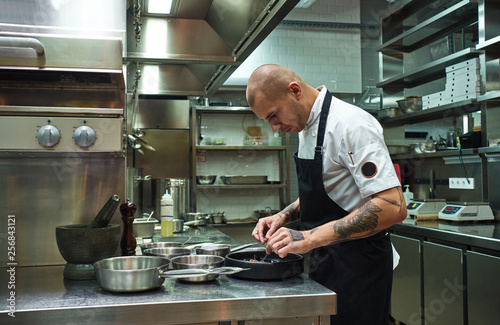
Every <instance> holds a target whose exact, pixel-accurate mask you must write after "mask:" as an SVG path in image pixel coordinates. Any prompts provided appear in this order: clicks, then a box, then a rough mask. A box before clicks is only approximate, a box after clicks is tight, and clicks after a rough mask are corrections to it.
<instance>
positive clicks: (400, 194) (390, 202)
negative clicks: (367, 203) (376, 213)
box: [372, 188, 404, 211]
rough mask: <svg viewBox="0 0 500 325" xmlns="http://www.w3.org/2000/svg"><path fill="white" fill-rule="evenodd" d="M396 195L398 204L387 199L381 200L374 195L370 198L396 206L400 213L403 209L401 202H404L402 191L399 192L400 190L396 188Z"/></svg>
mask: <svg viewBox="0 0 500 325" xmlns="http://www.w3.org/2000/svg"><path fill="white" fill-rule="evenodd" d="M398 195H399V202H397V201H395V200H390V199H387V198H383V197H381V196H379V195H376V194H375V195H374V196H372V198H377V199H381V200H382V201H385V202H387V203H389V204H392V205H394V206H397V207H398V208H399V211H401V208H402V207H403V204H404V203H403V202H404V196H403V191H401V189H400V188H398Z"/></svg>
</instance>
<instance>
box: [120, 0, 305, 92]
mask: <svg viewBox="0 0 500 325" xmlns="http://www.w3.org/2000/svg"><path fill="white" fill-rule="evenodd" d="M144 1H146V0H134V1H132V0H130V1H129V2H128V3H127V5H128V8H127V54H126V56H125V58H124V61H125V64H126V67H127V68H126V69H127V92H129V93H135V92H137V93H139V94H162V95H180V96H190V95H193V96H200V95H201V96H204V95H209V94H212V93H214V92H215V91H216V90H217V89H218V88H219V87H220V86H221V85H222V84H223V83H224V81H225V80H226V79H227V78H228V77H229V76H230V75H231V74H232V73H233V72H234V70H236V68H238V66H239V65H240V64H241V63H242V62H243V61H244V60H245V59H246V58H247V57H248V56H249V55H250V53H252V51H253V50H254V49H255V48H256V47H257V46H258V45H259V44H260V43H261V42H262V41H263V40H264V39H265V38H266V37H267V36H268V35H269V33H271V31H272V30H273V29H274V28H275V27H276V26H277V25H278V24H279V22H280V21H281V20H282V19H283V18H284V17H285V16H286V15H287V14H288V13H289V12H290V11H291V10H292V9H293V8H294V7H295V5H296V4H297V2H298V0H181V1H179V2H178V4H177V7H176V10H175V13H173V14H174V16H173V17H172V16H169V17H161V16H159V15H154V16H148V15H147V14H146V13H145V12H144V7H145V3H144Z"/></svg>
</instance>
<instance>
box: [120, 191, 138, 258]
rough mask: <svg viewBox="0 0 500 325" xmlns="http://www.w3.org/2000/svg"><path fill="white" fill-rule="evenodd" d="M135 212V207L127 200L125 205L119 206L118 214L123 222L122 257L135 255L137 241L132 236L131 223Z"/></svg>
mask: <svg viewBox="0 0 500 325" xmlns="http://www.w3.org/2000/svg"><path fill="white" fill-rule="evenodd" d="M136 210H137V206H136V205H135V204H134V203H132V202H130V200H129V199H127V203H123V204H122V205H120V212H121V214H122V220H123V235H122V239H121V242H120V248H121V250H122V256H133V255H135V249H136V247H137V241H136V239H135V236H134V229H133V224H132V223H133V222H134V214H135V211H136Z"/></svg>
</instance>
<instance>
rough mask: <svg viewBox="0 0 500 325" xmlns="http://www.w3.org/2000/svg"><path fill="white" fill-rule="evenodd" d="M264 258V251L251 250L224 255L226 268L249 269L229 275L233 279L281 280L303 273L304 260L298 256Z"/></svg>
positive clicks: (270, 256)
mask: <svg viewBox="0 0 500 325" xmlns="http://www.w3.org/2000/svg"><path fill="white" fill-rule="evenodd" d="M265 256H266V251H265V250H264V249H252V250H247V251H243V252H235V253H229V254H227V255H226V266H237V267H242V268H249V269H250V270H246V271H242V272H239V273H237V274H234V275H231V276H233V277H237V278H241V279H249V280H283V279H287V278H291V277H294V276H298V275H300V274H302V272H304V258H303V257H302V255H299V254H288V255H287V256H286V257H284V258H280V257H279V256H278V255H276V254H274V253H271V254H270V255H269V256H268V257H267V258H266V260H265V261H264V262H260V261H261V260H262V259H263V258H264V257H265Z"/></svg>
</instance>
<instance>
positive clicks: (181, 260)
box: [170, 255, 224, 282]
mask: <svg viewBox="0 0 500 325" xmlns="http://www.w3.org/2000/svg"><path fill="white" fill-rule="evenodd" d="M170 262H171V263H172V267H173V269H174V270H180V269H211V268H217V267H221V266H223V265H224V257H222V256H216V255H184V256H177V257H174V258H172V260H171V261H170ZM218 276H219V275H218V274H205V275H196V276H192V277H187V278H181V279H180V280H181V281H186V282H206V281H212V280H215V279H217V277H218Z"/></svg>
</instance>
